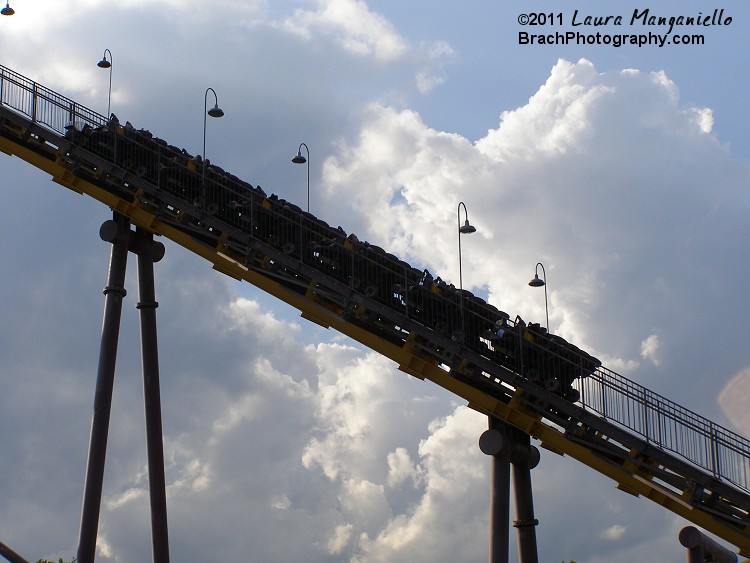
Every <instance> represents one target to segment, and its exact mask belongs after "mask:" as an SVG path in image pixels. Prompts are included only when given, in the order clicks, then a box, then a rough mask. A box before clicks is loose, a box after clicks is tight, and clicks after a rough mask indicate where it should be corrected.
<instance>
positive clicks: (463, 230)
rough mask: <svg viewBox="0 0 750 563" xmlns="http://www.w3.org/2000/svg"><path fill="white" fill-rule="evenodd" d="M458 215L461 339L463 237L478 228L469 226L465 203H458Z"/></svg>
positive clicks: (462, 322) (462, 323)
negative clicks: (463, 218)
mask: <svg viewBox="0 0 750 563" xmlns="http://www.w3.org/2000/svg"><path fill="white" fill-rule="evenodd" d="M461 206H463V208H464V217H465V218H466V220H465V221H464V224H463V225H462V224H461ZM456 215H457V219H458V289H459V292H458V295H459V309H460V312H461V338H463V333H464V276H463V271H462V267H461V235H470V234H471V233H474V232H476V230H477V229H476V228H475V227H474V226H473V225H471V224H469V212H468V211H467V210H466V204H465V203H464V202H463V201H460V202H459V203H458V208H457V209H456Z"/></svg>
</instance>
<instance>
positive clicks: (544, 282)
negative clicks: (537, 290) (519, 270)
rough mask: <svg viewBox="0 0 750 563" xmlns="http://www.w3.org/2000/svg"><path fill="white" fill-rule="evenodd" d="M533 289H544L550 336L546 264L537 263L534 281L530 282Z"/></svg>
mask: <svg viewBox="0 0 750 563" xmlns="http://www.w3.org/2000/svg"><path fill="white" fill-rule="evenodd" d="M539 266H541V267H542V275H543V276H544V279H539ZM529 285H530V286H531V287H543V288H544V312H545V313H546V314H547V333H548V334H549V332H550V330H549V307H548V306H547V272H546V271H545V269H544V264H542V263H541V262H537V264H536V269H535V270H534V279H533V280H531V281H530V282H529Z"/></svg>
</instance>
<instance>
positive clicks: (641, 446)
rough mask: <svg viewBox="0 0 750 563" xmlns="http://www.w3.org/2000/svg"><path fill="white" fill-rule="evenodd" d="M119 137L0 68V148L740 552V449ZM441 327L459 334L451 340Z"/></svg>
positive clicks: (611, 377) (693, 420)
mask: <svg viewBox="0 0 750 563" xmlns="http://www.w3.org/2000/svg"><path fill="white" fill-rule="evenodd" d="M128 127H129V124H128V125H126V126H121V125H120V124H119V123H117V122H114V121H112V120H108V119H107V118H106V117H104V116H102V115H100V114H98V113H96V112H93V111H91V110H89V109H87V108H86V107H84V106H81V105H80V104H77V103H76V102H75V101H73V100H70V99H68V98H66V97H64V96H61V95H60V94H58V93H56V92H54V91H52V90H49V89H48V88H45V87H43V86H41V85H39V84H37V83H36V82H34V81H32V80H29V79H27V78H25V77H23V76H22V75H20V74H18V73H16V72H14V71H12V70H10V69H8V68H6V67H3V66H0V150H1V151H3V152H5V153H7V154H9V155H15V156H18V157H20V158H22V159H23V160H25V161H26V162H28V163H30V164H32V165H33V166H35V167H37V168H39V169H41V170H43V171H45V172H47V173H48V174H50V175H51V176H52V178H53V180H54V181H55V182H57V183H59V184H61V185H63V186H66V187H68V188H70V189H72V190H73V191H75V192H77V193H80V194H86V195H88V196H90V197H93V198H95V199H97V200H98V201H100V202H101V203H103V204H105V205H107V206H108V207H110V208H111V209H112V210H113V211H114V212H116V213H119V214H122V215H125V216H127V217H128V218H129V219H130V220H131V222H133V223H134V224H135V225H137V226H140V227H142V228H145V229H147V230H149V231H150V232H153V233H155V234H158V235H162V236H165V237H167V238H169V239H171V240H173V241H174V242H176V243H177V244H180V245H181V246H183V247H185V248H187V249H188V250H190V251H192V252H194V253H196V254H198V255H200V256H202V257H203V258H205V259H206V260H208V261H209V262H210V263H212V264H213V267H214V268H215V269H216V270H218V271H220V272H222V273H224V274H227V275H229V276H231V277H233V278H236V279H238V280H245V281H248V282H249V283H252V284H253V285H255V286H257V287H259V288H260V289H262V290H264V291H266V292H268V293H270V294H271V295H273V296H275V297H277V298H279V299H281V300H283V301H285V302H287V303H288V304H290V305H292V306H294V307H296V308H297V309H299V310H300V311H301V315H302V317H303V318H306V319H308V320H310V321H312V322H316V323H318V324H320V325H323V326H326V327H330V328H333V329H335V330H337V331H339V332H341V333H343V334H346V335H348V336H350V337H351V338H353V339H355V340H356V341H358V342H361V343H362V344H364V345H366V346H368V347H369V348H371V349H372V350H375V351H376V352H379V353H381V354H383V355H385V356H386V357H388V358H390V359H392V360H393V361H395V362H396V363H397V364H398V365H399V368H400V369H401V370H403V371H405V372H406V373H409V374H411V375H413V376H415V377H419V378H421V379H428V380H431V381H433V382H434V383H436V384H438V385H440V386H441V387H444V388H445V389H447V390H449V391H451V392H453V393H455V394H456V395H458V396H461V397H462V398H464V399H466V400H467V402H468V404H469V406H471V407H472V408H474V409H476V410H478V411H479V412H482V413H485V414H487V415H491V416H496V417H498V418H501V419H503V420H505V421H507V422H509V423H510V424H512V425H514V426H516V427H517V428H519V429H521V430H522V431H524V432H526V433H527V434H529V435H531V436H534V437H535V438H538V439H539V440H541V445H542V446H544V447H547V448H548V449H550V450H552V451H555V452H557V453H560V454H566V455H569V456H570V457H573V458H575V459H577V460H578V461H580V462H582V463H584V464H586V465H588V466H590V467H592V468H594V469H595V470H597V471H599V472H600V473H602V474H604V475H607V476H609V477H610V478H612V479H614V480H615V481H616V482H617V483H618V488H620V489H622V490H624V491H626V492H629V493H631V494H635V495H641V496H645V497H647V498H650V499H651V500H652V501H654V502H656V503H657V504H660V505H661V506H663V507H665V508H667V509H668V510H670V511H672V512H674V513H676V514H679V515H680V516H682V517H684V518H686V519H688V520H690V521H692V522H694V523H695V524H697V525H699V526H701V527H703V528H704V529H706V530H708V531H710V532H713V533H715V534H716V535H718V536H720V537H722V538H723V539H725V540H726V541H728V542H730V543H732V544H733V545H736V546H737V547H738V548H739V549H740V553H741V554H742V555H745V556H748V555H750V527H749V526H750V494H749V493H750V481H749V475H748V471H749V470H750V441H748V440H747V439H746V438H744V437H742V436H740V435H738V434H736V433H733V432H731V431H729V430H728V429H726V428H723V427H722V426H720V425H717V424H715V423H713V422H712V421H710V420H708V419H706V418H704V417H702V416H700V415H698V414H696V413H694V412H692V411H690V410H689V409H686V408H684V407H681V406H680V405H677V404H676V403H674V402H672V401H670V400H669V399H667V398H666V397H663V396H661V395H658V394H656V393H654V392H652V391H650V390H648V389H646V388H644V387H642V386H640V385H638V384H637V383H635V382H633V381H631V380H629V379H627V378H625V377H623V376H621V375H619V374H617V373H615V372H613V371H611V370H608V369H606V368H605V367H602V366H599V367H597V368H596V369H595V370H592V371H587V373H586V375H587V376H586V377H583V378H580V377H579V378H577V379H576V380H575V382H574V383H573V387H574V388H575V392H576V395H575V396H567V397H566V396H563V395H562V394H561V393H559V392H554V390H552V389H548V388H547V387H546V386H545V385H544V382H548V381H552V380H551V379H542V380H541V381H540V380H539V378H530V377H528V376H529V372H528V370H527V369H525V368H524V366H523V365H522V362H521V363H519V362H515V363H514V362H513V361H503V360H499V359H498V358H500V357H505V353H504V352H502V351H501V350H500V348H499V345H498V344H497V343H496V342H493V341H491V340H487V339H485V338H484V337H485V336H486V335H487V330H488V329H489V328H490V327H491V326H492V324H493V323H494V321H495V320H496V319H498V318H499V319H502V320H504V321H507V323H506V326H507V327H508V328H509V334H513V333H514V332H513V330H516V329H518V327H519V326H520V325H519V324H518V322H516V323H514V322H513V321H510V319H509V318H508V316H507V315H505V313H502V311H498V310H497V309H495V308H494V307H492V306H491V305H488V304H482V303H479V304H477V302H476V300H475V298H473V296H471V294H468V292H465V293H464V294H463V295H460V296H459V297H460V299H461V302H460V303H461V307H460V313H459V312H458V311H459V309H458V302H457V301H456V300H455V299H454V298H453V297H451V296H455V295H457V293H456V290H455V288H452V289H451V290H447V289H446V287H447V286H439V287H442V288H443V289H440V288H439V287H438V286H437V285H436V284H435V283H434V282H430V283H429V284H428V283H427V282H426V281H425V279H424V275H423V274H422V273H421V272H419V271H417V270H415V269H413V268H411V267H410V266H409V265H408V264H406V263H404V262H401V261H399V260H398V259H397V258H396V257H394V256H392V255H388V254H386V253H384V252H383V251H382V250H380V249H377V250H378V251H379V252H376V251H375V250H373V249H376V247H370V246H369V245H366V246H362V245H361V244H360V243H359V242H358V241H356V238H354V239H352V237H351V236H350V237H345V234H343V235H342V233H341V232H340V231H339V230H336V229H331V228H330V227H329V226H328V225H326V224H325V223H323V222H322V221H320V220H318V219H317V218H315V217H314V216H312V215H310V214H306V213H303V212H301V211H300V210H299V209H298V208H296V207H295V206H293V204H290V203H289V202H283V200H278V198H275V196H266V194H265V193H263V192H262V190H260V188H255V187H253V186H251V185H249V184H247V183H245V182H242V181H241V180H239V179H238V178H236V177H234V176H232V175H231V174H228V173H225V172H224V171H223V170H221V169H219V168H218V167H215V166H211V165H209V164H208V163H207V162H206V163H204V162H201V161H200V160H199V159H196V158H195V157H192V156H191V155H188V154H187V153H186V152H185V151H181V150H179V149H177V148H176V147H173V146H170V145H168V144H167V143H165V142H164V141H160V140H158V139H153V138H152V136H151V135H150V133H148V132H144V131H142V130H141V131H137V132H136V131H135V130H134V129H133V128H132V127H130V128H128ZM92 131H96V133H95V134H93V133H92V134H90V135H88V136H87V135H86V133H91V132H92ZM347 245H349V246H347ZM438 279H439V278H438ZM428 286H429V288H431V289H435V288H436V287H438V289H435V291H427V292H425V288H427V287H428ZM394 287H398V288H400V289H398V290H396V291H395V292H394V290H393V288H394ZM415 287H419V288H420V291H416V292H415V291H414V290H412V288H415ZM464 308H466V311H464ZM451 323H452V326H453V327H454V328H455V327H456V326H458V327H460V329H461V330H460V331H458V333H456V331H453V332H452V331H451V330H448V331H446V330H445V329H444V325H445V324H449V325H450V324H451ZM515 333H516V334H519V335H520V334H521V333H520V332H517V330H516V332H515ZM511 343H512V346H511V348H512V347H518V348H519V349H520V347H521V346H526V347H527V348H525V350H529V349H530V350H531V351H532V352H535V353H537V357H541V354H542V352H544V354H545V355H544V358H553V359H554V362H553V360H552V359H549V360H547V362H546V363H543V364H542V365H540V368H541V369H542V370H548V371H551V370H552V369H553V368H555V369H556V368H557V367H558V366H559V365H561V364H564V363H565V362H568V363H571V362H572V365H577V366H578V367H579V368H580V364H582V362H584V361H586V362H588V360H589V359H590V356H588V357H587V358H586V355H585V354H584V353H581V355H575V356H574V359H573V360H570V359H569V357H568V354H567V353H566V356H565V357H564V358H563V357H562V356H561V355H560V353H558V352H554V353H550V351H549V348H548V347H545V348H544V350H543V349H542V348H543V347H542V346H541V344H527V343H523V342H521V339H520V337H519V339H518V340H517V341H515V340H513V341H512V342H511ZM529 346H530V348H529ZM563 349H564V350H566V351H567V350H568V348H567V347H566V348H554V350H563ZM510 355H511V356H512V355H513V354H512V350H511V353H510ZM519 357H521V356H519ZM524 357H526V356H524ZM576 362H577V363H576ZM522 368H523V369H522ZM573 399H577V400H576V401H575V402H573Z"/></svg>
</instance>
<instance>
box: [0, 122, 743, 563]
mask: <svg viewBox="0 0 750 563" xmlns="http://www.w3.org/2000/svg"><path fill="white" fill-rule="evenodd" d="M0 151H2V152H4V153H6V154H9V155H15V156H18V157H19V158H21V159H23V160H25V161H26V162H28V163H29V164H32V165H33V166H35V167H37V168H39V169H41V170H43V171H45V172H47V173H48V174H50V176H52V179H53V180H54V181H55V182H57V183H59V184H60V185H62V186H65V187H67V188H69V189H71V190H72V191H74V192H76V193H79V194H85V195H88V196H90V197H92V198H94V199H96V200H98V201H100V202H101V203H103V204H105V205H107V206H108V207H110V208H112V209H113V210H116V211H117V212H118V213H121V214H122V215H125V216H127V217H128V218H129V219H130V221H131V222H132V223H133V224H134V225H136V226H138V227H142V228H144V229H147V230H148V231H150V232H152V233H154V234H157V235H162V236H164V237H166V238H168V239H170V240H172V241H174V242H175V243H177V244H179V245H180V246H183V247H184V248H186V249H188V250H190V251H191V252H194V253H195V254H198V255H199V256H201V257H203V258H205V259H206V260H207V261H209V262H210V263H212V265H213V268H214V269H216V270H217V271H219V272H221V273H223V274H225V275H227V276H230V277H232V278H235V279H237V280H245V281H247V282H249V283H251V284H253V285H254V286H256V287H258V288H259V289H261V290H263V291H265V292H267V293H269V294H271V295H273V296H274V297H276V298H278V299H280V300H282V301H284V302H286V303H288V304H289V305H291V306H293V307H295V308H296V309H298V310H300V311H301V316H302V317H303V318H305V319H307V320H309V321H311V322H314V323H317V324H318V325H321V326H323V327H326V328H328V327H330V328H333V329H334V330H336V331H338V332H340V333H342V334H345V335H347V336H349V337H351V338H352V339H354V340H355V341H357V342H360V343H361V344H364V345H365V346H367V347H368V348H370V349H372V350H374V351H375V352H378V353H380V354H382V355H384V356H386V357H388V358H390V359H391V360H393V361H394V362H396V364H397V365H398V367H399V369H400V370H402V371H404V372H405V373H407V374H409V375H411V376H414V377H417V378H419V379H423V380H429V381H432V382H433V383H435V384H436V385H439V386H440V387H442V388H444V389H446V390H448V391H450V392H451V393H453V394H455V395H458V396H460V397H462V398H463V399H465V400H466V401H467V404H468V406H469V407H470V408H472V409H474V410H476V411H478V412H480V413H483V414H486V415H492V416H495V417H497V418H499V419H501V420H504V421H505V422H507V423H509V424H511V425H513V426H515V427H516V428H518V429H520V430H522V431H523V432H526V433H527V434H529V435H530V436H532V437H534V438H536V439H538V440H540V441H541V446H542V447H545V448H547V449H549V450H551V451H553V452H555V453H558V454H562V455H567V456H569V457H571V458H574V459H576V460H577V461H579V462H581V463H583V464H585V465H587V466H589V467H590V468H592V469H594V470H595V471H597V472H599V473H601V474H603V475H606V476H607V477H609V478H611V479H612V480H614V482H615V483H616V484H617V488H619V489H621V490H623V491H625V492H628V493H630V494H633V495H637V496H638V495H639V496H643V497H645V498H648V499H650V500H651V501H653V502H655V503H656V504H659V505H661V506H662V507H664V508H666V509H667V510H669V511H671V512H673V513H674V514H677V515H679V516H681V517H683V518H685V519H686V520H689V521H691V522H693V523H694V524H696V525H698V526H700V527H701V528H703V529H705V530H707V531H709V532H711V533H713V534H716V535H717V536H719V537H721V538H723V539H724V540H726V541H727V542H730V543H731V544H733V545H735V546H737V547H738V548H739V553H740V555H742V556H744V557H750V530H748V528H747V527H742V526H740V525H739V524H737V525H735V524H732V523H729V522H727V521H726V520H723V519H721V518H718V517H716V516H714V515H712V514H710V513H708V512H706V511H703V510H701V509H700V508H697V507H694V506H691V505H690V504H688V503H687V502H685V500H684V499H683V498H681V494H678V493H676V492H674V491H671V490H669V489H667V488H666V487H665V486H662V485H661V484H659V483H656V482H654V481H653V479H652V476H651V475H650V474H649V473H648V472H647V471H645V470H644V469H643V468H642V464H635V463H632V464H631V463H627V462H626V463H622V464H618V463H615V462H612V461H608V460H606V459H604V458H603V457H601V456H599V455H597V454H596V453H595V451H593V449H590V448H587V447H585V445H582V444H580V443H577V442H575V441H572V440H570V439H568V438H567V437H566V436H565V434H564V433H563V432H562V431H561V430H559V429H558V428H555V427H554V426H553V425H552V424H551V423H547V422H545V421H544V420H543V419H542V417H541V415H540V414H539V413H537V412H536V411H534V410H532V409H531V408H529V407H527V406H525V405H524V404H523V402H522V401H521V400H520V392H517V393H515V395H514V396H513V399H512V400H510V401H509V402H504V401H502V400H500V399H497V398H495V397H493V396H492V395H489V394H487V393H485V392H483V391H481V390H480V389H477V388H475V387H473V386H471V385H469V384H467V383H465V382H463V381H460V380H459V379H456V378H455V377H453V376H452V375H451V374H450V373H449V372H448V370H447V369H445V368H444V367H441V366H440V365H439V364H438V361H437V360H436V359H435V358H432V357H428V356H425V355H422V354H420V352H419V350H418V349H417V348H416V347H413V346H412V345H411V343H410V342H409V341H407V343H406V344H405V345H403V346H398V345H396V344H393V343H392V342H389V341H387V340H385V339H383V338H381V337H379V336H377V335H376V334H373V333H372V332H369V331H368V330H366V329H364V328H362V327H359V326H357V325H354V324H352V323H348V322H346V321H345V320H344V319H343V318H342V317H341V316H340V313H341V311H336V310H334V309H333V308H329V307H327V306H326V305H327V303H324V302H322V301H321V300H319V299H317V298H316V296H315V294H314V287H312V288H309V289H308V291H307V292H306V293H305V294H304V295H303V294H300V293H298V292H295V291H292V290H290V289H288V288H286V287H284V286H283V285H281V284H280V283H278V282H276V281H274V280H272V279H270V278H268V277H265V276H263V275H261V274H259V273H257V272H255V271H252V270H249V269H248V268H246V267H245V266H244V265H242V264H241V263H239V262H237V261H236V260H233V259H232V258H231V256H230V255H229V254H227V253H226V248H225V247H224V245H222V244H221V243H219V244H218V245H217V247H216V248H212V247H209V246H207V245H206V244H203V243H201V242H199V241H197V240H195V239H194V238H193V237H191V236H190V235H188V234H186V233H184V232H182V231H180V230H178V229H175V228H174V227H172V226H171V225H168V224H166V223H163V222H161V221H160V220H158V218H157V217H156V215H155V213H154V210H153V209H152V208H150V207H149V206H148V205H145V204H143V203H142V202H141V201H140V200H139V198H137V197H136V198H135V199H136V201H126V200H124V199H121V198H119V197H117V196H115V195H114V194H112V193H110V192H108V191H106V190H104V189H102V188H101V187H99V186H97V185H95V184H93V183H91V182H89V181H87V180H86V179H84V178H81V177H79V176H76V175H75V174H73V172H72V171H71V170H70V169H69V167H68V166H67V164H66V163H65V162H64V161H62V160H60V159H56V160H51V159H50V158H48V157H45V156H43V155H41V154H39V153H37V152H34V151H33V150H30V149H28V148H27V147H25V146H23V145H21V144H18V143H15V142H13V141H11V140H9V139H7V138H4V137H1V136H0ZM509 392H512V390H510V389H509ZM635 454H637V452H635V453H633V455H635ZM682 494H685V495H686V494H687V492H684V493H682Z"/></svg>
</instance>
